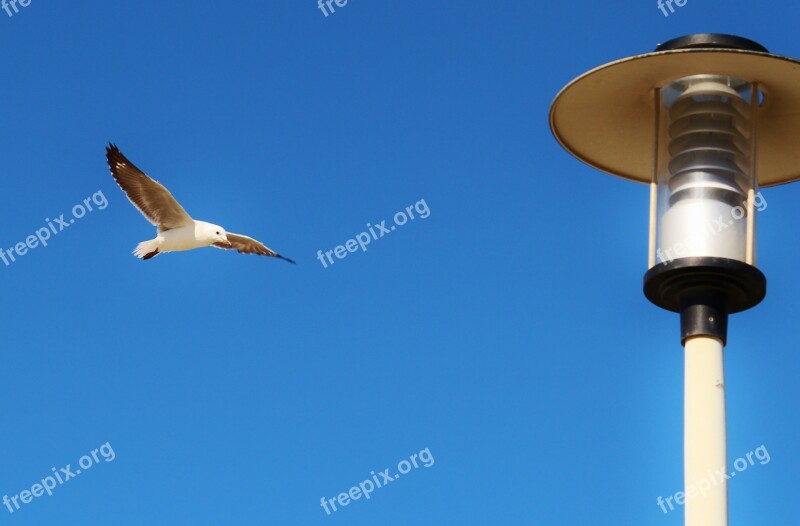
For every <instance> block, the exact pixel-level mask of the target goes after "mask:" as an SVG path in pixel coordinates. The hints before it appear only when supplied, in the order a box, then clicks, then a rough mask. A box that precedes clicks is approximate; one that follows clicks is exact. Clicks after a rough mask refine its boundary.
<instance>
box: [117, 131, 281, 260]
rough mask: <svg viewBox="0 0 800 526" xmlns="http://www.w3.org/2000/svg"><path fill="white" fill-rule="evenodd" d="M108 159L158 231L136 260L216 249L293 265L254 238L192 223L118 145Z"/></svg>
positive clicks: (124, 188)
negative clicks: (196, 249) (171, 253)
mask: <svg viewBox="0 0 800 526" xmlns="http://www.w3.org/2000/svg"><path fill="white" fill-rule="evenodd" d="M106 159H107V160H108V166H109V168H111V175H112V176H113V177H114V180H116V181H117V184H119V186H120V188H122V191H123V192H125V195H126V196H127V197H128V200H129V201H130V202H131V203H133V206H135V207H136V208H137V209H138V210H139V212H141V213H142V215H143V216H144V217H145V218H146V219H147V220H148V221H150V222H151V223H152V224H153V225H154V226H156V227H157V234H158V235H157V236H156V238H155V239H151V240H149V241H143V242H141V243H139V245H138V246H137V247H136V250H134V251H133V254H134V255H135V256H136V257H138V258H141V259H150V258H153V257H155V256H157V255H159V254H162V253H164V252H178V251H182V250H192V249H193V248H201V247H209V246H213V247H216V248H222V249H236V250H238V251H239V253H240V254H257V255H259V256H271V257H274V258H279V259H282V260H284V261H288V262H289V263H294V261H292V260H291V259H289V258H285V257H283V256H281V255H280V254H278V253H277V252H275V251H274V250H271V249H269V248H267V247H266V246H265V245H264V244H263V243H261V242H260V241H256V240H255V239H253V238H251V237H247V236H243V235H241V234H234V233H232V232H226V231H225V229H224V228H222V227H221V226H219V225H215V224H212V223H206V222H205V221H197V220H195V219H192V218H191V216H189V214H187V213H186V210H184V209H183V207H182V206H181V205H180V203H178V201H176V200H175V198H174V197H172V194H171V193H169V190H167V189H166V188H164V186H162V185H161V184H160V183H159V182H158V181H154V180H153V179H150V178H149V177H148V176H147V175H145V174H144V172H142V171H141V170H139V169H138V168H136V166H134V164H133V163H132V162H130V161H129V160H128V159H127V158H126V157H125V156H124V155H122V152H120V151H119V148H117V147H116V145H114V144H109V145H108V147H106Z"/></svg>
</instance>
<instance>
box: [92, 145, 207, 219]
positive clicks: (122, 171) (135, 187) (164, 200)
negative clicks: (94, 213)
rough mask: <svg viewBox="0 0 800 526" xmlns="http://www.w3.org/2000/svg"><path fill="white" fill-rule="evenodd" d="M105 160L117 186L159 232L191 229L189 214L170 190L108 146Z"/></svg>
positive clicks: (114, 148)
mask: <svg viewBox="0 0 800 526" xmlns="http://www.w3.org/2000/svg"><path fill="white" fill-rule="evenodd" d="M106 159H107V160H108V167H109V168H111V175H112V176H114V179H115V180H116V181H117V184H118V185H119V186H120V188H122V191H124V192H125V195H127V196H128V199H129V200H130V202H131V203H133V206H135V207H136V208H137V209H139V212H141V213H142V215H143V216H144V217H145V218H147V220H148V221H150V222H151V223H153V224H154V225H155V226H157V227H158V231H159V232H164V231H166V230H172V229H173V228H180V227H183V226H188V225H191V224H192V223H193V220H192V218H191V217H189V214H187V213H186V210H184V209H183V207H182V206H181V205H180V204H179V203H178V201H176V200H175V198H174V197H172V194H171V193H169V190H167V189H166V188H164V187H163V186H162V185H161V184H159V183H158V182H157V181H154V180H152V179H150V178H149V177H147V176H146V175H145V174H144V172H142V171H141V170H139V169H138V168H136V166H135V165H134V164H133V163H132V162H130V161H129V160H128V159H127V158H126V157H125V156H124V155H122V152H120V151H119V148H117V147H116V145H114V144H109V145H108V147H107V148H106Z"/></svg>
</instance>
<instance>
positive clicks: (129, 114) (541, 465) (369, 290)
mask: <svg viewBox="0 0 800 526" xmlns="http://www.w3.org/2000/svg"><path fill="white" fill-rule="evenodd" d="M20 1H21V0H18V2H17V4H16V6H17V8H18V12H17V13H14V11H13V8H12V7H11V6H10V7H9V8H10V9H11V13H12V15H13V16H7V14H6V12H5V11H2V10H0V49H2V53H1V54H0V71H2V74H3V78H4V88H3V90H2V95H0V123H2V130H3V138H2V140H0V181H2V183H0V184H1V185H2V186H0V189H1V190H2V197H3V199H2V202H0V247H2V248H3V249H11V248H13V247H14V246H15V245H17V244H18V243H23V244H24V243H25V242H26V240H27V239H28V237H29V236H32V235H33V236H34V237H35V234H36V232H37V231H41V232H46V231H47V230H48V228H49V224H50V223H52V225H53V229H52V230H51V232H52V231H53V230H55V231H56V232H57V233H56V234H52V235H51V236H50V239H45V242H46V243H47V246H43V245H42V243H39V242H38V239H36V240H35V242H33V243H32V244H34V245H36V246H35V248H32V249H25V248H23V251H24V252H25V254H24V255H18V254H16V253H15V257H16V260H15V261H13V262H10V264H9V265H6V264H4V263H3V262H2V261H0V290H2V297H3V300H2V302H0V320H2V324H3V336H2V339H1V340H0V341H1V343H0V351H1V352H2V360H0V393H2V409H1V411H2V413H1V416H2V418H0V451H2V462H0V497H2V496H4V495H5V496H8V497H9V498H11V497H14V496H17V497H18V500H17V502H18V503H19V504H20V508H19V509H15V508H14V505H13V504H11V509H13V510H14V511H13V513H12V512H11V511H9V508H8V506H6V505H3V504H0V524H18V525H42V524H54V523H60V524H92V525H94V524H97V525H107V524H116V525H137V526H138V525H142V524H165V525H168V524H169V525H171V524H192V525H218V524H302V525H315V524H320V525H326V524H327V525H330V524H347V525H367V524H370V525H371V524H392V525H407V524H431V525H444V524H459V525H485V524H504V525H516V524H519V525H523V524H525V525H527V524H593V525H595V524H596V525H621V524H626V525H627V524H635V525H656V526H659V525H678V524H682V522H683V512H682V510H680V509H678V510H676V511H674V512H670V513H668V514H664V513H663V512H662V511H661V509H660V508H659V507H658V506H657V504H656V498H657V497H658V496H664V497H666V496H669V495H672V494H674V493H675V492H677V491H679V490H681V489H682V485H683V475H682V440H683V438H682V437H683V432H682V404H683V401H682V396H683V395H682V392H683V378H682V376H683V357H682V350H681V347H680V342H679V333H678V317H677V316H676V315H674V314H671V313H668V312H665V311H661V310H659V309H657V308H656V307H654V306H652V305H650V304H649V303H648V302H647V300H646V299H645V298H644V296H643V295H642V292H641V283H642V275H643V274H644V272H645V271H646V266H647V254H646V250H647V239H646V235H647V233H646V231H647V225H646V220H647V205H648V191H647V188H646V187H645V186H643V185H635V184H632V183H628V182H626V181H622V180H620V179H616V178H613V177H609V176H606V175H604V174H601V173H599V172H596V171H594V170H592V169H591V168H589V167H586V166H584V165H583V164H581V163H579V162H578V161H576V160H575V159H573V158H572V157H570V156H569V155H568V154H567V153H565V152H564V151H563V150H562V149H561V148H560V147H559V146H558V145H557V143H556V141H555V140H554V139H553V138H552V135H551V133H550V130H549V127H548V120H547V114H548V110H549V106H550V104H551V102H552V100H553V97H554V96H555V94H556V93H557V92H558V90H559V89H560V88H561V87H562V86H563V85H565V84H566V83H567V82H569V81H570V80H571V79H572V78H574V77H575V76H577V75H579V74H580V73H582V72H584V71H586V70H588V69H590V68H592V67H594V66H598V65H600V64H603V63H605V62H608V61H611V60H614V59H617V58H622V57H625V56H629V55H632V54H637V53H640V52H647V51H650V50H652V49H653V48H654V47H655V45H656V44H657V43H659V42H663V41H665V40H668V39H670V38H673V37H676V36H681V35H684V34H688V33H694V32H701V31H715V32H727V33H734V34H740V35H742V36H746V37H749V38H752V39H755V40H757V41H759V42H761V43H762V44H764V45H765V46H767V47H768V48H769V49H770V50H771V51H773V52H776V53H779V54H784V55H789V56H794V57H800V42H799V41H798V39H797V38H796V36H797V18H798V17H797V15H798V7H797V4H796V2H788V1H782V2H769V3H764V4H758V5H756V4H754V3H753V2H744V1H742V0H726V1H722V0H689V1H688V3H687V4H686V5H685V6H683V7H676V11H675V13H673V14H671V15H670V16H668V17H665V16H664V15H663V14H662V13H661V12H660V11H659V10H658V8H657V6H656V2H655V0H652V1H647V2H622V3H611V2H590V1H586V0H576V1H573V2H531V1H521V0H515V1H510V2H477V1H466V2H453V1H436V2H431V1H425V2H423V1H421V0H409V1H405V2H380V1H375V0H372V1H363V0H350V1H349V2H347V4H346V5H345V6H344V7H339V8H336V12H334V13H330V12H328V16H327V17H326V16H325V14H324V13H323V12H322V11H321V10H320V9H319V8H318V7H317V5H316V3H315V2H314V1H313V0H291V1H271V2H264V1H255V0H243V1H238V2H227V3H224V2H211V1H207V0H194V1H192V2H188V1H181V2H178V1H176V2H155V1H137V2H132V1H119V0H103V1H100V0H84V1H82V2H45V1H43V0H32V1H30V2H29V5H27V6H23V5H21V4H20V3H19V2H20ZM334 7H335V4H334ZM109 141H113V142H114V143H116V144H117V145H118V146H119V147H120V149H121V150H122V151H123V152H124V153H125V154H126V155H127V156H128V157H130V159H131V160H132V161H133V162H134V163H136V164H137V165H138V166H139V167H140V168H142V169H143V170H145V171H146V172H147V173H148V174H149V175H150V176H152V177H154V178H155V179H157V180H159V181H161V182H162V183H164V184H165V185H166V186H167V187H168V188H169V189H170V190H171V191H172V193H173V194H174V195H175V196H176V197H177V198H178V199H179V200H180V202H181V203H182V204H183V205H184V207H185V208H186V209H187V211H188V212H189V213H190V214H192V215H193V216H194V217H195V218H197V219H203V220H208V221H212V222H215V223H219V224H221V225H223V226H224V227H225V228H227V229H228V230H230V231H233V232H240V233H243V234H248V235H251V236H253V237H255V238H257V239H259V240H261V241H263V242H265V243H266V244H267V245H268V246H270V247H272V248H274V249H276V250H278V251H279V252H281V253H282V254H284V255H285V256H287V257H290V258H293V259H294V260H296V261H297V265H296V266H293V265H290V264H287V263H285V262H283V261H279V260H276V259H272V258H261V257H256V256H245V255H239V254H235V253H232V252H226V251H221V250H216V249H213V248H206V249H202V250H196V251H193V252H185V253H174V254H167V255H163V256H159V257H157V258H155V259H152V260H150V261H140V260H138V259H136V258H134V257H133V256H132V255H131V251H132V250H133V248H134V247H135V246H136V244H137V243H138V242H140V241H143V240H146V239H150V238H152V237H153V235H154V229H153V228H152V227H151V226H150V225H149V224H148V223H147V222H146V221H145V220H144V218H143V217H142V216H141V215H140V214H139V213H138V212H137V211H136V210H135V209H134V208H133V206H131V204H130V203H129V202H128V201H127V199H126V198H125V196H124V194H123V193H122V191H121V190H120V189H119V188H118V187H117V185H116V184H115V182H114V180H113V179H112V178H111V176H110V175H109V173H108V168H107V166H106V163H105V151H104V148H105V145H106V144H107V143H108V142H109ZM764 196H765V197H766V200H767V202H768V208H767V209H766V210H765V211H764V212H763V213H761V215H760V217H759V221H760V226H759V228H760V233H761V235H760V267H761V269H762V270H763V271H764V272H765V273H766V275H767V277H768V279H769V287H770V289H769V294H768V297H767V299H766V300H765V301H764V303H763V304H762V305H760V306H759V307H758V308H756V309H754V310H752V311H749V312H746V313H743V314H739V315H735V316H733V317H732V318H731V327H730V339H729V347H728V349H727V351H726V356H727V358H726V368H727V392H728V408H729V413H728V430H729V453H730V454H729V458H730V460H731V462H732V461H733V460H734V459H736V458H737V457H739V456H744V455H745V454H746V453H748V452H750V451H753V450H755V449H756V448H758V447H759V446H761V445H763V446H765V448H766V450H768V452H769V454H770V459H771V460H770V462H768V463H765V464H763V465H762V464H760V463H756V464H755V465H754V466H751V467H749V469H747V470H746V473H742V474H741V475H740V476H739V477H737V478H736V479H734V480H732V481H731V484H730V499H731V500H730V513H731V518H732V520H731V524H770V525H773V526H779V525H793V524H796V520H794V519H792V518H791V517H794V516H795V515H796V510H795V507H796V506H795V503H794V499H795V495H794V490H795V489H796V485H797V472H798V470H800V450H798V447H797V445H798V443H800V427H799V426H798V425H797V423H796V416H797V414H798V409H799V408H798V400H800V386H798V382H797V377H798V371H800V357H799V356H798V353H797V329H798V325H797V324H796V323H794V322H793V319H794V317H795V316H796V313H797V298H798V297H800V278H798V274H797V258H798V255H799V253H800V250H799V249H798V244H799V243H800V239H799V237H800V236H798V229H797V228H796V225H797V223H798V218H799V216H798V210H800V208H799V207H798V206H797V203H798V202H800V185H794V186H792V185H789V186H784V187H779V188H776V189H771V190H767V191H765V192H764ZM87 199H88V201H85V200H87ZM89 206H91V207H92V211H88V209H87V208H88V207H89ZM76 207H77V208H76ZM407 207H411V208H410V212H409V210H408V208H407ZM73 211H75V212H76V214H73ZM82 211H83V214H82ZM398 212H402V215H401V216H397V218H398V222H402V221H403V217H404V216H405V215H407V214H408V213H413V214H414V219H413V220H410V219H409V220H407V222H406V223H405V224H403V225H402V226H398V225H397V224H396V223H395V217H396V216H395V214H396V213H398ZM61 214H64V216H63V218H61ZM76 215H83V217H80V218H76ZM423 216H425V217H423ZM56 219H59V220H61V221H64V223H66V225H67V226H66V227H64V226H63V224H59V222H58V221H56ZM70 219H74V220H75V221H74V223H70ZM384 220H385V221H386V223H384V224H383V227H384V228H386V229H388V231H389V233H388V234H384V235H383V236H382V237H379V236H380V235H381V234H380V233H378V232H379V230H378V229H377V228H376V225H379V224H381V222H382V221H384ZM367 224H369V225H371V226H372V228H373V229H374V230H373V231H375V233H376V235H375V236H373V235H372V234H371V233H370V234H368V235H366V236H362V238H361V239H362V240H363V239H365V238H366V239H371V241H370V244H369V245H366V251H362V250H361V247H360V246H358V245H357V242H354V243H356V244H354V243H350V245H349V247H350V248H351V249H354V251H348V250H347V247H345V248H344V249H340V250H339V252H338V254H339V255H344V257H343V258H342V259H339V258H337V254H336V247H337V246H340V245H342V246H344V245H346V244H347V242H348V240H350V239H355V238H356V236H357V235H359V234H360V233H362V232H365V231H369V227H368V226H367ZM392 225H394V226H396V229H395V230H391V228H389V227H390V226H392ZM61 229H63V231H62V230H61ZM42 237H44V234H43V233H42ZM318 251H322V254H323V256H322V257H323V258H325V257H326V256H325V255H324V254H325V252H327V251H333V252H331V254H332V255H331V260H332V261H334V263H330V260H326V263H325V264H326V265H327V267H326V266H324V265H323V263H322V261H321V260H320V259H318ZM345 254H346V255H345ZM92 455H94V458H93V457H92ZM414 455H416V456H414ZM412 457H413V461H414V462H415V463H416V464H417V467H413V465H412V463H411V461H410V459H411V458H412ZM403 460H406V461H407V463H403V462H402V461H403ZM423 460H424V462H423ZM81 464H83V466H84V467H85V468H86V469H81ZM68 465H69V466H70V467H69V469H67V470H66V471H69V472H70V475H67V474H65V473H64V471H61V469H62V468H67V467H68ZM426 465H428V466H429V467H425V466H426ZM51 468H55V470H53V469H51ZM386 468H390V472H389V473H390V474H397V473H398V468H400V469H403V470H406V469H407V470H408V473H407V474H405V475H403V476H401V477H400V478H398V479H397V480H394V481H393V482H391V483H385V482H384V484H387V485H385V486H382V487H379V488H375V489H374V490H373V491H372V492H371V493H370V494H369V496H370V498H369V499H367V498H366V497H365V494H364V491H366V490H368V489H369V486H368V485H365V486H364V490H363V491H362V490H361V489H360V488H359V491H354V492H352V495H353V498H352V499H349V496H348V497H347V498H346V499H342V500H343V501H348V500H349V503H348V504H347V505H342V504H341V502H340V501H337V496H338V495H340V494H341V493H344V492H350V491H351V488H353V487H358V485H359V484H360V483H363V482H364V481H365V480H373V481H375V480H377V481H379V482H380V481H381V475H380V472H382V471H384V470H385V469H386ZM79 469H80V470H81V473H80V474H77V473H75V472H76V471H77V470H79ZM371 472H374V473H375V475H374V478H373V475H372V474H371ZM55 475H59V476H60V477H61V478H62V479H63V478H64V477H69V480H65V481H64V482H63V483H56V484H55V488H54V489H52V490H50V491H51V493H52V496H50V495H48V494H47V493H46V492H45V493H42V492H43V491H44V490H43V486H40V487H38V488H36V487H34V486H35V485H36V484H42V481H43V480H45V484H50V482H49V481H47V477H55ZM50 480H52V479H50ZM372 484H373V485H375V483H374V482H373V483H372ZM31 490H33V493H39V494H40V495H41V496H32V495H33V493H32V494H26V495H25V496H24V497H26V498H27V500H28V503H24V502H22V501H20V500H19V499H22V498H23V496H21V492H23V491H31ZM323 498H325V499H332V500H333V501H334V503H336V504H337V511H333V510H330V514H329V512H326V510H325V507H323V506H322V504H321V499H323ZM326 502H327V503H328V504H327V506H328V507H329V508H330V507H331V504H330V503H329V501H327V500H326Z"/></svg>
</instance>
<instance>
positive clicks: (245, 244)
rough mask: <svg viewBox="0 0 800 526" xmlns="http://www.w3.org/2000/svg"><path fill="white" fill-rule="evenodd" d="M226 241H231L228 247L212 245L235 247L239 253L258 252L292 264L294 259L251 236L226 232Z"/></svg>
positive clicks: (220, 246)
mask: <svg viewBox="0 0 800 526" xmlns="http://www.w3.org/2000/svg"><path fill="white" fill-rule="evenodd" d="M228 241H230V242H231V246H230V247H227V246H224V245H219V244H215V245H214V246H216V247H219V248H235V249H236V250H238V251H239V253H240V254H258V255H259V256H271V257H274V258H278V259H282V260H284V261H288V262H289V263H292V264H294V261H292V260H291V259H289V258H285V257H283V256H281V255H280V254H278V253H277V252H275V251H274V250H272V249H270V248H268V247H266V246H265V245H264V243H262V242H261V241H256V240H255V239H253V238H252V237H247V236H242V235H240V234H232V233H231V232H228Z"/></svg>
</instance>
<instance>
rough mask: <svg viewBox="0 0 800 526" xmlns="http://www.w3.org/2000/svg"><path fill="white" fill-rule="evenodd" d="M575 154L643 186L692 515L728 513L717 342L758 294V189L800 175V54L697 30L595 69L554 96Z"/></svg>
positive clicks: (719, 521) (710, 523)
mask: <svg viewBox="0 0 800 526" xmlns="http://www.w3.org/2000/svg"><path fill="white" fill-rule="evenodd" d="M550 127H551V129H552V131H553V134H554V135H555V137H556V139H557V140H558V141H559V143H561V145H562V146H563V147H564V148H565V149H566V150H567V151H568V152H570V153H571V154H572V155H574V156H575V157H577V158H578V159H580V160H581V161H583V162H585V163H586V164H588V165H590V166H593V167H595V168H597V169H599V170H601V171H604V172H607V173H610V174H612V175H617V176H620V177H623V178H625V179H629V180H632V181H636V182H641V183H645V184H649V185H650V223H649V224H650V240H649V246H648V248H649V250H648V254H649V256H648V271H647V272H646V273H645V276H644V293H645V296H646V297H647V299H649V300H650V301H651V302H652V303H654V304H655V305H657V306H659V307H662V308H664V309H667V310H670V311H673V312H678V313H680V319H681V343H682V344H683V346H684V347H685V391H684V411H685V415H684V416H685V424H684V482H685V485H686V488H687V499H686V503H685V513H686V521H685V524H686V525H687V526H727V524H728V509H727V508H728V503H727V499H728V495H727V482H726V481H724V480H723V481H722V482H721V483H719V484H718V485H716V486H714V487H712V488H711V489H710V490H709V491H707V493H706V494H705V495H691V494H690V492H689V491H688V489H689V488H690V487H692V486H693V485H694V484H695V483H697V482H699V481H701V480H702V479H704V478H706V477H708V475H709V473H712V474H713V473H715V472H718V470H720V469H724V473H728V468H727V445H726V436H725V379H724V368H723V348H724V346H725V344H726V342H727V325H728V315H729V314H733V313H736V312H740V311H743V310H746V309H749V308H751V307H754V306H755V305H757V304H758V303H759V302H760V301H761V300H762V299H764V296H765V295H766V285H767V283H766V278H765V277H764V274H762V273H761V271H760V270H758V268H757V267H756V211H757V210H756V208H757V207H758V203H759V201H760V200H761V194H760V193H759V188H763V187H768V186H774V185H778V184H783V183H789V182H792V181H796V180H798V179H800V148H798V142H800V141H799V140H798V137H800V61H797V60H794V59H791V58H787V57H782V56H779V55H774V54H771V53H769V52H768V51H767V49H766V48H764V47H763V46H761V45H760V44H757V43H756V42H753V41H752V40H748V39H745V38H740V37H735V36H731V35H720V34H697V35H690V36H686V37H681V38H677V39H674V40H671V41H669V42H666V43H664V44H661V45H659V46H658V47H657V48H656V50H655V51H654V52H652V53H647V54H643V55H637V56H633V57H628V58H625V59H622V60H618V61H615V62H611V63H609V64H605V65H603V66H600V67H598V68H596V69H593V70H591V71H589V72H587V73H585V74H583V75H581V76H580V77H578V78H576V79H575V80H573V81H572V82H570V83H569V84H568V85H567V86H566V87H565V88H564V89H563V90H561V92H560V93H559V94H558V95H557V96H556V99H555V101H554V102H553V105H552V108H551V110H550Z"/></svg>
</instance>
